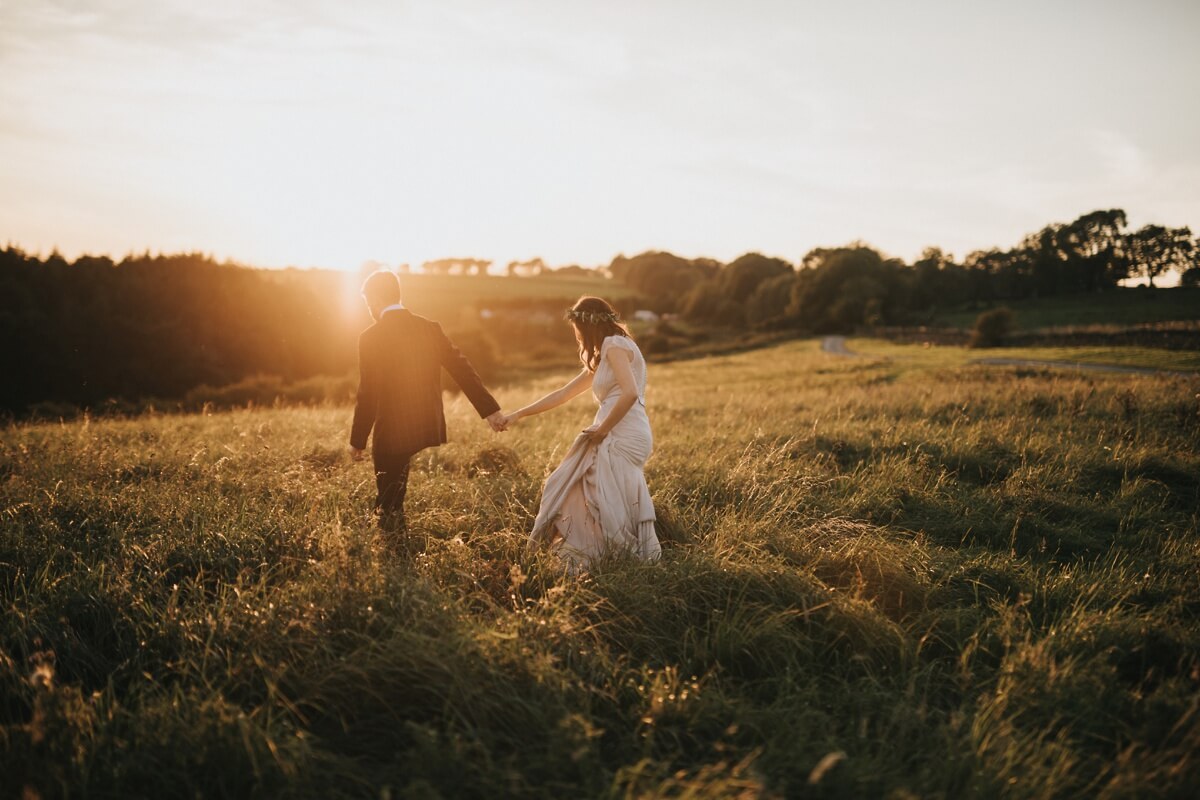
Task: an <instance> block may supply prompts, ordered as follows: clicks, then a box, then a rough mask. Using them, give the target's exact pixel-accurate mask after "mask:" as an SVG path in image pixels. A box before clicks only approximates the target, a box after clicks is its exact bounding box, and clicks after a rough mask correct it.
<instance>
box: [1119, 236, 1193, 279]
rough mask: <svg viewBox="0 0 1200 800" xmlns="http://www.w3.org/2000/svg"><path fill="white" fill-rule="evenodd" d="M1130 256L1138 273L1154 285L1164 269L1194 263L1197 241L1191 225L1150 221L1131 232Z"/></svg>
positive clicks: (1180, 268)
mask: <svg viewBox="0 0 1200 800" xmlns="http://www.w3.org/2000/svg"><path fill="white" fill-rule="evenodd" d="M1128 248H1129V257H1130V261H1131V264H1132V267H1133V270H1134V272H1135V274H1137V275H1141V276H1143V277H1145V278H1146V279H1147V280H1148V281H1149V282H1150V285H1151V286H1153V285H1154V279H1155V278H1157V277H1158V276H1159V275H1162V274H1163V273H1164V272H1167V271H1169V270H1172V269H1176V270H1178V271H1179V272H1181V273H1182V272H1183V271H1184V270H1186V269H1188V268H1189V267H1190V266H1191V263H1192V258H1193V254H1194V253H1195V251H1196V243H1195V242H1194V241H1193V240H1192V232H1191V230H1190V229H1188V228H1167V227H1164V226H1162V225H1146V226H1145V227H1143V228H1141V229H1140V230H1138V231H1135V232H1134V233H1133V234H1131V235H1130V237H1129V239H1128Z"/></svg>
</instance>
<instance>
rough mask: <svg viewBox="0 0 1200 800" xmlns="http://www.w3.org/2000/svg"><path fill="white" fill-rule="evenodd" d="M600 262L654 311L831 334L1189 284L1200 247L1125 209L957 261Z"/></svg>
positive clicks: (833, 252)
mask: <svg viewBox="0 0 1200 800" xmlns="http://www.w3.org/2000/svg"><path fill="white" fill-rule="evenodd" d="M609 269H610V271H611V272H612V274H613V276H614V277H616V278H618V279H620V280H621V281H622V282H624V283H625V284H626V285H628V286H630V287H631V288H633V289H635V290H636V291H637V292H638V293H639V294H641V295H642V296H643V297H644V298H645V299H646V303H647V305H649V306H650V307H651V308H652V309H653V310H655V311H660V312H674V313H678V314H681V315H683V316H684V317H685V318H686V319H688V320H691V321H694V322H703V323H709V324H714V325H718V326H723V327H734V328H767V329H772V328H773V329H795V330H800V331H809V332H812V333H830V332H837V331H843V332H844V331H849V330H853V329H854V328H855V327H857V326H860V325H879V324H883V325H904V324H914V323H921V322H924V321H926V320H927V319H928V318H929V317H930V316H931V315H932V313H934V312H936V311H938V310H941V309H947V308H960V307H964V306H968V305H977V306H981V307H986V306H989V305H994V304H996V303H1001V302H1005V301H1012V300H1020V299H1024V298H1031V297H1052V296H1055V295H1063V294H1074V293H1079V292H1099V291H1107V290H1111V289H1114V288H1116V287H1117V286H1118V285H1119V284H1120V282H1121V281H1123V280H1126V279H1128V278H1136V277H1144V278H1146V279H1147V280H1148V281H1149V283H1150V285H1151V286H1153V285H1154V280H1155V279H1156V278H1159V277H1160V276H1162V275H1163V274H1164V273H1166V272H1167V271H1170V270H1174V271H1176V272H1179V273H1180V274H1181V276H1182V283H1183V285H1185V286H1197V285H1200V242H1198V241H1197V240H1196V239H1193V237H1192V234H1191V231H1190V230H1189V229H1188V228H1169V227H1164V226H1161V225H1146V226H1144V227H1142V228H1140V229H1138V230H1134V231H1129V230H1127V223H1126V216H1125V212H1124V211H1122V210H1120V209H1111V210H1101V211H1093V212H1091V213H1090V214H1085V215H1083V216H1081V217H1079V218H1078V219H1076V220H1075V221H1074V222H1071V223H1068V224H1059V223H1054V224H1051V225H1047V226H1046V227H1044V228H1042V229H1041V230H1040V231H1037V232H1036V233H1032V234H1030V235H1028V236H1026V237H1024V239H1022V240H1021V242H1020V243H1019V244H1018V245H1017V246H1016V247H1013V248H1011V249H1009V250H1000V249H992V250H979V251H975V252H972V253H970V254H968V255H967V256H966V258H965V259H963V261H962V262H961V263H960V262H957V261H955V260H954V259H953V258H952V257H951V256H949V255H947V254H946V253H944V252H943V251H942V250H941V249H939V248H936V247H931V248H928V249H926V250H925V251H924V252H923V253H922V254H921V257H920V258H918V259H917V260H916V261H915V262H913V263H912V264H907V263H905V262H904V261H903V260H902V259H898V258H889V257H887V256H885V255H883V254H882V253H880V252H879V251H878V250H876V249H874V248H872V247H870V246H869V245H866V244H863V243H854V244H851V245H848V246H845V247H832V248H817V249H815V250H812V251H811V252H809V253H808V254H807V255H805V256H804V258H803V259H802V260H801V262H800V264H799V268H798V269H797V268H796V267H794V266H793V265H792V264H791V263H789V262H788V261H785V260H783V259H779V258H772V257H768V256H764V255H762V254H759V253H747V254H746V255H743V256H741V257H740V258H737V259H735V260H734V261H732V262H730V263H729V264H725V265H722V264H720V263H718V262H715V261H712V260H711V259H694V260H688V259H683V258H680V257H679V256H675V255H672V254H671V253H663V252H649V253H643V254H641V255H638V256H634V257H632V258H625V257H623V256H618V257H617V258H616V259H614V260H613V262H612V263H611V264H610V266H609Z"/></svg>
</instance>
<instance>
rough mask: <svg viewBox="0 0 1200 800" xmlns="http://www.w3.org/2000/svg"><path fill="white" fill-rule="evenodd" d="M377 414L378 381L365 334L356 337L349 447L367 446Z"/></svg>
mask: <svg viewBox="0 0 1200 800" xmlns="http://www.w3.org/2000/svg"><path fill="white" fill-rule="evenodd" d="M378 414H379V381H378V379H377V376H376V375H375V367H374V364H373V363H372V360H371V354H370V352H369V351H368V348H367V338H366V336H365V335H364V336H360V337H359V339H358V397H357V399H356V400H355V403H354V424H353V425H351V426H350V447H351V448H353V449H355V450H360V451H361V450H365V449H366V448H367V437H368V436H370V435H371V428H373V427H375V418H376V416H378Z"/></svg>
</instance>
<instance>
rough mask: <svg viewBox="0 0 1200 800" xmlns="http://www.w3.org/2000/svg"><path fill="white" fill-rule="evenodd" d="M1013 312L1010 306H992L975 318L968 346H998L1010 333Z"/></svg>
mask: <svg viewBox="0 0 1200 800" xmlns="http://www.w3.org/2000/svg"><path fill="white" fill-rule="evenodd" d="M1012 321H1013V312H1012V309H1010V308H1005V307H1000V308H993V309H992V310H991V311H985V312H983V313H982V314H980V315H979V316H978V317H977V318H976V319H975V328H974V329H973V330H972V331H971V341H970V342H969V343H968V345H967V346H968V347H999V346H1000V345H1002V344H1004V340H1005V339H1007V338H1008V335H1009V334H1010V333H1012Z"/></svg>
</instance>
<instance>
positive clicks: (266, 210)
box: [0, 0, 1200, 268]
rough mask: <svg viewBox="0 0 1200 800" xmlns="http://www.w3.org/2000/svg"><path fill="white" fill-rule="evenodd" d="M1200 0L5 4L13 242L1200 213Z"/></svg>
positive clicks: (816, 230) (726, 251) (2, 116)
mask: <svg viewBox="0 0 1200 800" xmlns="http://www.w3.org/2000/svg"><path fill="white" fill-rule="evenodd" d="M1198 79H1200V2H1195V0H1174V1H1173V2H1169V1H1167V0H1150V1H1148V2H1147V1H1143V2H1137V3H1134V2H1108V1H1107V0H1087V1H1084V0H1078V1H1074V2H1067V1H1065V0H1042V1H1041V2H1026V0H1004V1H1003V2H974V1H971V2H968V1H967V0H957V1H956V2H950V1H946V2H940V1H938V2H935V1H933V0H909V1H908V2H896V1H893V2H883V1H877V2H854V1H853V0H842V1H841V2H800V1H794V2H777V1H770V2H768V1H766V0H763V1H756V0H742V1H741V2H733V1H732V0H727V1H726V2H704V1H703V0H682V1H681V2H659V1H658V0H642V1H641V2H623V1H618V0H607V1H606V2H570V0H558V1H557V2H553V1H548V2H508V1H506V2H484V1H483V0H476V1H468V0H462V1H459V0H433V1H430V2H416V1H414V2H402V1H401V0H392V1H386V0H372V1H370V2H345V1H343V2H336V1H332V0H331V1H329V2H326V1H325V0H270V1H269V2H253V0H244V1H243V2H225V1H224V0H206V1H205V2H196V1H195V0H186V1H185V0H87V1H85V0H0V244H4V243H12V244H15V245H18V246H20V247H23V248H24V249H26V250H28V251H31V252H35V253H42V254H47V253H49V251H50V249H51V248H53V247H58V248H59V250H60V251H61V252H63V253H64V254H65V255H66V256H68V257H70V258H73V257H75V256H78V255H79V254H81V253H84V252H90V253H108V254H111V255H113V256H116V257H119V256H121V255H123V254H125V253H127V252H131V251H133V252H140V251H143V250H146V249H149V250H152V251H156V252H157V251H165V252H177V251H183V250H187V251H191V250H199V251H203V252H206V253H212V254H213V255H215V256H217V257H218V258H232V259H234V260H237V261H240V262H243V263H249V264H253V265H257V266H288V265H295V266H323V267H339V268H356V267H358V266H359V265H360V264H361V263H362V262H364V261H366V260H377V261H381V262H384V263H387V264H396V263H400V262H409V263H413V264H417V263H420V262H421V261H423V260H426V259H429V258H438V257H447V256H464V257H466V256H470V257H480V258H491V259H495V260H496V261H497V262H498V263H501V264H502V263H504V262H506V261H508V260H509V259H513V258H522V259H523V258H530V257H534V256H540V257H542V258H544V259H545V260H546V261H547V262H548V263H551V264H558V265H560V264H567V263H581V264H585V265H597V264H605V263H607V262H608V261H610V260H611V259H612V257H613V256H614V255H616V254H618V253H624V254H626V255H633V254H634V253H637V252H641V251H643V250H647V249H663V250H670V251H673V252H675V253H678V254H680V255H683V256H688V257H696V256H710V257H714V258H719V259H722V260H729V259H732V258H734V257H736V256H737V255H739V254H741V253H744V252H747V251H750V250H757V251H760V252H764V253H767V254H769V255H775V256H780V257H783V258H786V259H788V260H789V261H792V262H797V261H799V259H800V258H801V257H802V256H803V255H804V253H805V252H807V251H808V250H810V249H811V248H813V247H817V246H833V245H839V244H845V243H847V242H850V241H852V240H864V241H866V242H868V243H870V244H872V245H874V246H876V247H878V248H880V249H882V250H883V251H885V252H886V253H888V254H891V255H896V256H900V257H903V258H906V259H912V258H914V257H915V256H917V254H918V253H919V252H920V251H921V249H922V248H923V247H925V246H927V245H938V246H941V247H943V248H945V249H947V250H949V251H950V252H952V253H954V254H955V255H957V256H959V257H961V256H963V255H965V254H966V253H967V252H968V251H970V250H973V249H977V248H987V247H992V246H999V247H1006V248H1007V247H1011V246H1013V245H1015V244H1016V243H1017V242H1018V241H1019V239H1020V238H1021V236H1022V235H1023V234H1025V233H1029V232H1033V231H1035V230H1037V229H1038V228H1040V227H1042V226H1043V225H1045V224H1047V223H1049V222H1067V221H1070V220H1071V219H1074V218H1075V217H1077V216H1079V215H1080V214H1083V213H1086V212H1088V211H1092V210H1094V209H1097V208H1113V207H1120V208H1124V209H1125V210H1126V211H1127V212H1128V213H1129V217H1130V223H1131V224H1132V225H1133V226H1135V227H1136V226H1140V225H1142V224H1145V223H1147V222H1157V223H1162V224H1167V225H1172V226H1181V225H1189V226H1191V227H1192V229H1193V231H1197V230H1200V91H1198Z"/></svg>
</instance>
